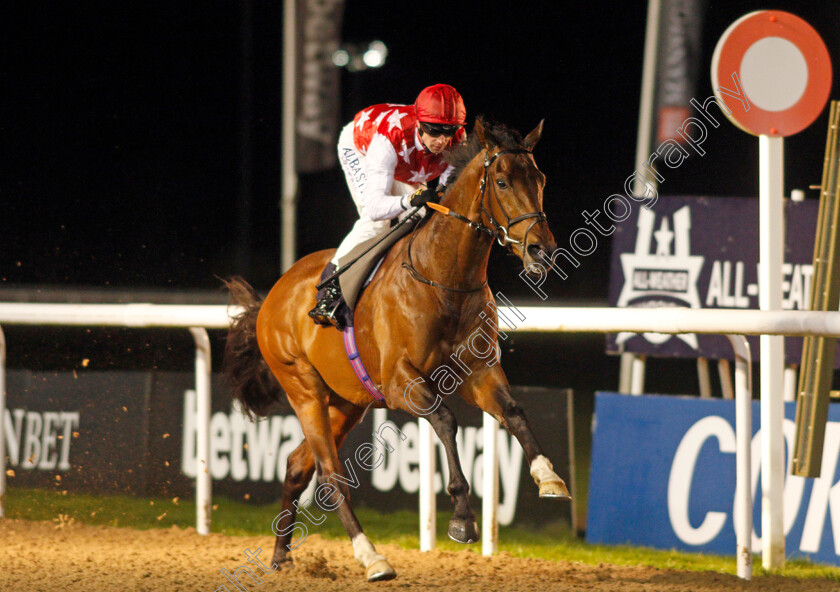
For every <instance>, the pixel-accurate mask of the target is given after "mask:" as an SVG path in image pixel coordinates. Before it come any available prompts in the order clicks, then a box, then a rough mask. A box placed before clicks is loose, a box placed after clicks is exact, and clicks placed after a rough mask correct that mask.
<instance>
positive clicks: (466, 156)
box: [443, 115, 522, 187]
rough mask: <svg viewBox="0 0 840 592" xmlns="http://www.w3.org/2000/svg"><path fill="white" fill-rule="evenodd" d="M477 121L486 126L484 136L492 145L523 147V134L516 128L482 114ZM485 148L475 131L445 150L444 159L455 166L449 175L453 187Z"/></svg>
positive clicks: (505, 147) (504, 147)
mask: <svg viewBox="0 0 840 592" xmlns="http://www.w3.org/2000/svg"><path fill="white" fill-rule="evenodd" d="M476 121H480V122H481V125H482V127H483V128H484V138H485V140H487V142H489V143H490V145H491V146H498V147H500V148H503V149H511V148H521V147H522V135H521V134H520V133H519V132H518V131H516V130H515V129H512V128H509V127H508V126H506V125H505V124H503V123H496V122H492V121H488V120H487V119H485V118H484V117H483V116H481V115H479V116H478V117H477V118H476ZM483 149H484V145H482V143H481V142H480V141H479V139H478V135H477V134H476V133H475V131H473V132H472V133H471V134H468V135H467V137H466V139H465V140H464V141H463V142H461V143H460V144H458V145H457V146H455V147H453V148H449V149H448V150H446V151H445V152H444V154H443V159H444V160H445V161H446V163H447V164H450V165H452V166H453V167H455V169H454V170H453V171H452V175H451V176H450V177H449V184H448V185H449V187H452V185H453V184H454V183H455V181H456V180H457V179H458V177H459V176H460V175H461V173H462V172H463V171H464V169H465V168H466V167H467V165H468V164H469V163H470V162H472V159H473V158H475V156H476V154H478V153H479V152H481V151H482V150H483Z"/></svg>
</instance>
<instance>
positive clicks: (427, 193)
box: [409, 187, 438, 208]
mask: <svg viewBox="0 0 840 592" xmlns="http://www.w3.org/2000/svg"><path fill="white" fill-rule="evenodd" d="M437 200H438V195H437V193H435V190H434V189H429V188H427V187H423V188H421V189H418V190H417V191H415V192H414V193H412V194H411V201H410V202H409V203H410V204H411V207H412V208H416V207H418V206H422V205H424V204H426V203H427V202H430V201H437Z"/></svg>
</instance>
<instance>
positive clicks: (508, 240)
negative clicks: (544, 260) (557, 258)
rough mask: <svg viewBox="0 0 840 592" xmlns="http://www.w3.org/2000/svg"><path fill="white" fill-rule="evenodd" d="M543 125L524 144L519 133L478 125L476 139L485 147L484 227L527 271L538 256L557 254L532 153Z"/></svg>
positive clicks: (539, 172) (537, 259)
mask: <svg viewBox="0 0 840 592" xmlns="http://www.w3.org/2000/svg"><path fill="white" fill-rule="evenodd" d="M542 127H543V122H542V121H540V123H539V125H537V127H535V128H534V129H533V130H531V132H530V133H529V134H528V135H527V136H525V139H524V140H522V139H521V136H519V134H517V133H511V132H509V131H507V130H503V131H502V133H500V132H499V131H497V129H496V128H494V127H492V126H488V125H485V124H484V123H483V122H482V121H481V120H480V119H477V120H476V123H475V128H474V134H475V135H476V137H477V138H478V141H479V142H480V143H481V144H482V145H483V146H484V150H483V151H482V154H483V156H484V163H483V165H484V171H483V180H482V182H481V183H482V184H481V189H480V199H481V202H482V203H481V209H482V222H485V223H487V222H489V226H491V227H492V228H493V229H495V230H496V232H497V235H498V236H497V238H498V241H499V243H500V244H502V246H504V247H507V248H509V249H511V250H512V251H513V252H514V253H516V255H518V256H519V258H520V259H522V263H523V264H524V266H525V269H526V270H527V269H529V268H530V267H531V266H532V265H533V264H534V263H538V262H540V261H541V257H540V252H541V251H542V252H543V253H545V254H546V255H550V254H551V253H552V252H554V250H555V249H556V244H555V242H554V236H553V235H552V234H551V230H549V228H548V222H547V221H546V217H545V213H544V212H543V187H544V186H545V175H544V174H543V173H542V172H541V171H540V169H539V168H537V163H536V162H535V161H534V156H533V154H532V153H531V151H532V150H533V148H534V146H535V145H536V143H537V142H538V141H539V139H540V136H541V135H542Z"/></svg>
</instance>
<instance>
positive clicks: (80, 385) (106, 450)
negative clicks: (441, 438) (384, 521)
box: [4, 371, 571, 525]
mask: <svg viewBox="0 0 840 592" xmlns="http://www.w3.org/2000/svg"><path fill="white" fill-rule="evenodd" d="M194 380H195V378H194V375H193V374H191V373H186V372H185V373H165V372H164V373H161V372H154V373H152V372H148V373H147V372H90V373H78V374H76V373H69V372H62V373H49V372H47V373H32V372H28V371H12V372H10V373H9V376H8V389H7V391H8V400H7V407H8V409H7V411H6V414H5V417H4V422H5V423H4V427H5V439H6V450H7V455H8V460H7V465H8V468H9V469H10V470H11V471H12V474H13V476H11V477H9V479H8V484H9V487H12V488H13V487H15V486H21V487H45V486H48V487H51V488H56V489H59V490H67V491H68V492H69V493H73V492H81V491H90V492H97V493H131V494H137V495H155V496H180V497H191V496H192V495H193V492H194V488H195V481H194V478H195V475H196V466H197V463H196V438H197V435H196V424H195V416H194V411H193V410H194V409H195V391H194V390H193V386H194ZM212 389H213V396H212V399H213V402H212V414H211V422H210V463H209V470H210V473H211V476H212V478H213V493H214V495H224V496H227V497H231V498H234V499H239V500H245V499H247V500H249V501H251V502H254V503H270V502H274V501H276V500H278V499H279V496H280V488H281V484H282V481H283V479H284V477H285V473H286V462H287V460H288V457H289V455H290V454H291V453H292V451H293V450H294V449H295V448H296V447H297V446H298V445H299V444H300V443H301V442H302V441H303V432H302V431H301V428H300V422H299V421H298V419H297V417H296V416H295V414H294V412H293V411H292V409H291V407H290V406H289V405H288V403H285V404H278V405H276V406H275V407H274V409H273V413H272V414H271V415H269V416H268V417H267V418H264V419H261V420H260V421H258V422H252V421H250V420H249V419H248V418H246V417H245V415H243V414H242V412H241V411H240V410H239V408H238V407H237V405H236V404H234V403H232V402H231V399H230V396H229V393H228V391H227V388H226V386H225V384H224V382H223V380H222V378H221V376H214V377H213V381H212ZM513 390H514V396H515V397H516V399H517V401H518V402H519V403H520V405H522V406H523V407H524V408H525V409H526V411H527V412H529V413H528V415H529V419H530V422H531V425H532V427H533V429H534V431H535V433H536V435H537V437H538V439H539V441H540V443H541V444H542V445H543V447H544V450H545V453H546V454H547V455H548V456H549V458H550V459H551V460H552V462H553V463H554V467H555V470H556V471H557V472H558V474H560V475H561V476H563V477H569V476H570V462H569V456H570V455H569V442H568V438H569V424H568V417H569V416H570V413H571V411H570V409H571V392H570V391H563V390H559V389H544V388H536V387H514V389H513ZM447 405H448V406H449V407H450V409H452V411H453V412H454V413H455V415H456V417H457V418H458V425H459V427H458V432H457V437H456V439H457V443H458V449H459V452H460V458H461V467H462V469H463V470H464V473H465V475H466V476H467V480H468V481H469V482H470V486H471V488H472V494H473V502H474V507H475V508H476V509H478V508H480V502H479V500H480V498H481V497H482V496H483V493H484V492H483V491H482V473H483V467H482V458H483V428H482V427H481V424H482V418H481V413H480V411H479V410H477V409H476V408H474V407H471V406H469V405H467V404H466V403H465V402H464V401H463V400H462V399H461V398H460V397H457V396H453V397H450V398H449V399H447ZM366 444H367V445H372V446H373V448H374V454H373V456H374V457H376V458H379V456H380V455H381V462H379V463H371V464H376V466H375V467H374V468H372V469H371V470H365V469H360V468H359V465H358V464H357V463H355V460H354V459H355V458H358V456H357V454H356V451H357V450H360V449H362V448H363V447H365V445H366ZM436 450H437V455H436V461H437V466H436V474H435V477H434V479H435V490H436V492H437V493H438V505H439V507H440V508H441V511H447V510H445V509H446V508H451V501H450V500H449V495H448V494H447V493H446V492H445V488H446V483H447V482H448V478H449V475H448V469H447V463H446V458H445V454H444V451H443V446H442V445H441V444H440V443H439V442H438V443H437V449H436ZM498 456H499V465H500V466H499V492H500V508H499V513H498V516H499V522H500V523H501V524H503V525H508V524H512V523H515V522H519V523H523V522H524V523H535V522H539V521H544V520H545V519H546V512H550V513H551V514H550V518H551V519H557V520H560V519H562V520H570V505H569V504H547V503H545V502H544V501H540V500H539V498H538V490H537V487H536V485H535V484H534V482H533V479H532V478H531V476H530V475H529V471H528V466H527V463H526V462H525V459H524V454H523V451H522V447H521V446H520V445H519V443H518V442H517V441H516V440H515V439H514V438H512V437H511V436H510V434H508V433H507V431H505V430H503V429H501V428H500V429H499V438H498ZM339 457H340V458H341V460H342V462H345V461H349V462H350V464H351V466H353V467H354V468H355V471H356V472H355V475H356V476H357V478H358V479H357V481H358V486H357V488H354V489H353V490H352V491H351V495H352V497H353V499H354V500H355V501H356V503H359V504H362V505H367V506H370V507H374V508H380V509H383V510H396V509H408V510H416V509H417V506H418V499H417V491H418V488H419V480H420V469H419V458H420V450H419V441H418V429H417V422H416V420H415V419H414V418H413V417H411V416H409V415H408V414H406V413H402V412H395V411H389V410H385V409H374V410H371V411H370V412H369V413H368V414H367V415H366V416H365V418H364V419H363V420H362V422H361V423H360V424H359V425H358V426H357V427H356V428H355V429H354V430H353V431H352V432H351V433H350V435H349V436H348V437H347V440H346V441H345V444H344V446H343V448H342V450H341V451H340V453H339ZM351 480H352V479H351ZM567 482H569V484H570V486H571V478H569V479H567ZM314 485H315V484H314V481H313V483H312V484H311V485H310V487H309V489H308V490H307V491H306V492H305V493H304V494H303V497H302V501H303V502H305V501H307V500H309V501H312V500H313V493H314V489H315V488H314Z"/></svg>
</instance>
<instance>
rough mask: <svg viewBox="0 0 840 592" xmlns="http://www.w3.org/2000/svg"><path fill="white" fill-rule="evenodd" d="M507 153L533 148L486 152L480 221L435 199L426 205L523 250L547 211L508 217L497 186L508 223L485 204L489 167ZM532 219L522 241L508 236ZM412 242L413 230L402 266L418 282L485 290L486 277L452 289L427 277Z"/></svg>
mask: <svg viewBox="0 0 840 592" xmlns="http://www.w3.org/2000/svg"><path fill="white" fill-rule="evenodd" d="M506 154H513V155H519V154H531V151H530V150H528V149H526V148H511V149H507V150H499V151H498V152H496V153H495V154H493V155H492V156H491V155H489V154H485V157H484V176H483V177H482V178H481V182H480V183H479V185H478V190H479V200H480V201H481V215H480V217H479V219H478V221H473V220H470V219H469V218H467V217H466V216H462V215H461V214H459V213H457V212H453V211H452V210H450V209H449V208H445V207H443V206H440V205H438V204H436V203H433V202H430V203H427V204H426V205H427V206H428V207H430V208H431V209H433V210H435V211H437V212H440V213H442V214H444V215H448V216H452V217H453V218H455V219H456V220H459V221H460V222H464V223H465V224H467V225H468V226H469V227H470V228H472V229H473V230H477V231H479V232H483V233H484V234H486V235H488V236H490V237H491V238H494V239H496V242H498V243H499V245H501V246H502V247H505V248H507V249H509V248H510V247H511V245H520V246H522V249H523V252H524V249H525V245H526V244H527V243H528V234H529V233H530V232H531V229H532V228H534V226H535V225H537V224H539V223H540V222H547V218H546V216H545V212H542V211H539V212H529V213H527V214H522V215H521V216H516V217H514V218H511V217H510V216H508V213H507V211H506V210H505V208H504V206H503V205H502V200H501V199H499V193H498V191H497V190H496V189H495V188H494V189H493V197H494V198H495V200H496V205H497V206H498V207H499V210H500V211H501V212H502V215H503V216H504V217H505V225H502V224H500V223H499V222H498V221H497V220H496V219H495V218H494V217H493V215H492V214H491V213H490V210H488V209H487V206H486V205H485V201H486V199H487V193H488V192H487V178H488V176H489V174H490V167H491V166H492V164H493V163H494V162H496V159H497V158H499V157H500V156H503V155H506ZM485 215H486V216H487V219H488V220H489V221H490V224H491V225H492V228H491V227H490V226H487V225H486V224H484V216H485ZM531 218H534V221H533V222H531V225H530V226H529V227H528V230H526V231H525V235H524V236H523V237H522V240H521V241H518V240H516V239H514V238H511V237H510V236H509V231H510V228H511V226H513V225H514V224H517V223H519V222H522V221H524V220H529V219H531ZM416 230H417V227H415V231H416ZM413 242H414V232H412V234H411V238H410V239H409V241H408V251H407V255H408V262H406V263H403V264H402V266H403V267H404V268H406V269H407V270H408V271H409V273H410V274H411V277H413V278H414V279H416V280H417V281H419V282H422V283H424V284H428V285H430V286H435V287H437V288H443V289H444V290H449V291H452V292H475V291H477V290H480V289H482V288H483V287H484V286H485V285H486V284H487V280H484V282H483V283H482V284H481V285H480V286H478V287H476V288H449V287H447V286H444V285H442V284H439V283H437V282H434V281H432V280H430V279H428V278H426V277H424V276H423V275H422V274H421V273H420V272H419V271H417V269H416V268H415V267H414V263H413V262H412V260H411V245H412V243H413Z"/></svg>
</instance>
